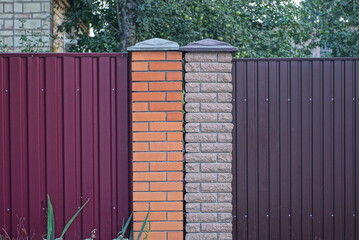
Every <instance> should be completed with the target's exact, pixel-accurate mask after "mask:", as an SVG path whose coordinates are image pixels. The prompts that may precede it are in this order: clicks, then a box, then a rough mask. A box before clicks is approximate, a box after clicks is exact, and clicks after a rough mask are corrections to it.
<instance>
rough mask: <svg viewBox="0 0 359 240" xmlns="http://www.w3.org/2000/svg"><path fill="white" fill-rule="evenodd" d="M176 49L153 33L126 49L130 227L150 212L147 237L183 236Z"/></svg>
mask: <svg viewBox="0 0 359 240" xmlns="http://www.w3.org/2000/svg"><path fill="white" fill-rule="evenodd" d="M178 49H179V45H178V43H175V42H172V41H168V40H164V39H159V38H154V39H150V40H147V41H144V42H140V43H137V44H136V45H135V46H133V47H130V48H128V51H130V52H131V66H132V73H131V74H132V83H131V85H132V141H133V142H132V155H133V158H132V161H133V168H132V169H133V211H134V229H135V231H137V232H138V231H139V230H140V228H141V225H142V222H143V220H144V218H145V216H146V214H147V212H148V211H150V217H149V230H150V233H149V238H148V239H149V240H182V239H183V238H184V226H183V209H184V207H183V195H184V194H183V193H184V187H183V112H182V111H183V104H182V91H183V89H182V88H183V70H182V68H183V67H182V66H183V63H182V52H181V51H179V50H178ZM143 236H144V235H142V237H143ZM142 237H141V238H142ZM135 239H136V234H135Z"/></svg>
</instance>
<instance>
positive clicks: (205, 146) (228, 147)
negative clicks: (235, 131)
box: [201, 143, 232, 153]
mask: <svg viewBox="0 0 359 240" xmlns="http://www.w3.org/2000/svg"><path fill="white" fill-rule="evenodd" d="M201 147H202V152H209V153H219V152H232V143H202V144H201Z"/></svg>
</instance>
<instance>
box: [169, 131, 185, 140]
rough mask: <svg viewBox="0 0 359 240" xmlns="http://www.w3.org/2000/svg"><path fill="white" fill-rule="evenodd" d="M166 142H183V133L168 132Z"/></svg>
mask: <svg viewBox="0 0 359 240" xmlns="http://www.w3.org/2000/svg"><path fill="white" fill-rule="evenodd" d="M167 140H168V141H183V133H182V132H168V133H167Z"/></svg>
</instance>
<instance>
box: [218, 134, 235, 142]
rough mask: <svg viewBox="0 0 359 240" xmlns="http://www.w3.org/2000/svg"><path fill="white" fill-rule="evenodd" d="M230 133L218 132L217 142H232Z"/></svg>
mask: <svg viewBox="0 0 359 240" xmlns="http://www.w3.org/2000/svg"><path fill="white" fill-rule="evenodd" d="M232 140H233V138H232V133H219V134H218V142H227V143H230V142H232Z"/></svg>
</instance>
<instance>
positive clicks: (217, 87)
mask: <svg viewBox="0 0 359 240" xmlns="http://www.w3.org/2000/svg"><path fill="white" fill-rule="evenodd" d="M232 90H233V85H232V84H231V83H205V84H201V92H209V93H229V92H232Z"/></svg>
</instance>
